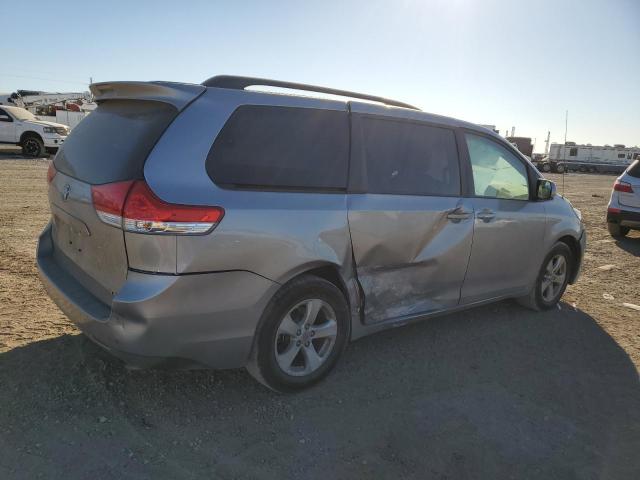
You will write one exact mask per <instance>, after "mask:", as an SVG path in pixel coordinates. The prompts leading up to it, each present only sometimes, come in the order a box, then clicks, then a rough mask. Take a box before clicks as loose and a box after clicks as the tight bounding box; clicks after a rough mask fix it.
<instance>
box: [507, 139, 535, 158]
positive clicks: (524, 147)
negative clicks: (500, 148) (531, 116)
mask: <svg viewBox="0 0 640 480" xmlns="http://www.w3.org/2000/svg"><path fill="white" fill-rule="evenodd" d="M506 140H507V142H509V143H510V144H512V145H514V146H515V147H516V148H517V149H518V151H520V153H522V154H523V155H525V156H526V157H528V158H532V157H533V143H531V138H529V137H506Z"/></svg>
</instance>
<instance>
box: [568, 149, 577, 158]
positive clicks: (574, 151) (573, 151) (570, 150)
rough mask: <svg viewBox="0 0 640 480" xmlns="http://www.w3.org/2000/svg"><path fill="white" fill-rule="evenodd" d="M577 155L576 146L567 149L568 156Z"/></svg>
mask: <svg viewBox="0 0 640 480" xmlns="http://www.w3.org/2000/svg"><path fill="white" fill-rule="evenodd" d="M577 155H578V149H577V148H576V147H573V148H570V149H569V156H570V157H576V156H577Z"/></svg>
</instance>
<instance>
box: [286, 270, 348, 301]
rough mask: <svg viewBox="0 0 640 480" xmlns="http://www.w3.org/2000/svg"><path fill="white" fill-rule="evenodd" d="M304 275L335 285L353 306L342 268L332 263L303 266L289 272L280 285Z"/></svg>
mask: <svg viewBox="0 0 640 480" xmlns="http://www.w3.org/2000/svg"><path fill="white" fill-rule="evenodd" d="M302 275H315V276H316V277H320V278H322V279H324V280H327V281H328V282H330V283H332V284H333V285H335V286H336V287H337V288H338V289H339V290H340V291H341V292H342V294H343V295H344V297H345V299H346V300H347V303H349V304H351V301H350V298H349V289H348V288H347V281H346V279H345V278H344V277H343V274H342V273H341V271H340V266H339V265H337V264H335V263H331V262H323V261H317V262H310V263H306V264H303V265H299V266H298V267H296V268H295V269H293V270H291V271H289V272H287V274H285V275H284V276H283V278H282V279H281V281H280V282H279V283H281V284H282V285H284V284H286V283H289V282H291V281H292V280H295V279H296V278H298V277H300V276H302Z"/></svg>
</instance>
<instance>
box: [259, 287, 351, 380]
mask: <svg viewBox="0 0 640 480" xmlns="http://www.w3.org/2000/svg"><path fill="white" fill-rule="evenodd" d="M349 332H350V323H349V308H348V305H347V302H346V300H345V298H344V296H343V294H342V292H341V291H340V290H339V289H338V288H337V287H336V286H335V285H333V284H332V283H330V282H328V281H326V280H324V279H321V278H318V277H315V276H311V275H309V276H303V277H300V278H298V279H295V280H293V281H291V282H290V283H288V284H286V285H284V286H283V287H282V288H281V289H280V291H279V292H278V293H277V294H276V295H275V296H274V298H273V299H272V300H271V302H270V303H269V305H268V306H267V308H266V309H265V312H264V314H263V316H262V319H261V321H260V324H259V325H258V329H257V331H256V336H255V340H254V346H253V351H252V354H251V358H250V360H249V363H248V364H247V370H248V371H249V373H251V375H252V376H253V377H254V378H256V379H257V380H258V381H259V382H261V383H263V384H264V385H266V386H267V387H269V388H271V389H272V390H275V391H278V392H291V391H295V390H301V389H303V388H306V387H309V386H311V385H313V384H314V383H316V382H318V381H320V380H321V379H322V378H323V377H325V376H326V375H327V374H328V373H329V371H331V369H332V368H333V367H334V365H335V364H336V362H337V361H338V358H339V357H340V355H341V354H342V352H343V350H344V348H345V347H346V345H347V341H348V338H349Z"/></svg>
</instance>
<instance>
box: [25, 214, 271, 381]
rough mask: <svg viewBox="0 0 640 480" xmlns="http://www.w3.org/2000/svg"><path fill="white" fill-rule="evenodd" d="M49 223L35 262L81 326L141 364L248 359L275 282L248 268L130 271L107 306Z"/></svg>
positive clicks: (225, 363)
mask: <svg viewBox="0 0 640 480" xmlns="http://www.w3.org/2000/svg"><path fill="white" fill-rule="evenodd" d="M54 248H55V246H54V245H53V242H52V240H51V225H48V226H47V227H46V228H45V230H44V231H43V232H42V234H41V236H40V240H39V242H38V251H37V262H38V270H39V274H40V278H41V280H42V283H43V284H44V286H45V289H46V290H47V293H48V294H49V296H50V297H51V298H52V299H53V301H54V302H55V303H56V305H58V307H60V309H61V310H62V311H63V312H64V313H65V315H67V317H69V319H70V320H71V321H73V322H74V323H75V324H76V325H77V326H78V328H80V330H81V331H82V332H83V333H84V334H86V335H87V336H88V337H89V338H91V339H92V340H93V341H95V342H96V343H98V344H99V345H101V346H102V347H104V348H106V349H107V350H109V351H110V352H111V353H113V354H114V355H115V356H117V357H120V358H121V359H123V360H124V361H125V362H127V363H129V364H132V365H134V366H139V367H151V366H158V365H162V364H165V363H175V364H178V365H180V366H197V365H198V364H199V365H204V366H207V367H211V368H220V369H222V368H237V367H242V366H244V365H245V364H246V362H247V359H248V358H249V354H250V352H251V346H252V343H253V336H254V332H255V329H256V326H257V324H258V321H259V319H260V316H261V314H262V311H263V310H264V308H265V306H266V304H267V302H268V301H269V299H270V298H271V297H272V295H273V294H274V293H275V291H276V290H277V287H278V284H277V283H275V282H272V281H271V280H268V279H266V278H264V277H261V276H260V275H256V274H254V273H251V272H246V271H225V272H214V273H203V274H191V275H158V274H150V273H141V272H136V271H132V270H130V271H129V272H128V275H127V280H126V282H125V284H124V285H123V286H122V288H121V289H120V290H119V291H118V292H117V293H116V294H115V295H114V297H113V301H112V303H111V305H106V304H105V303H103V302H101V301H100V300H98V299H97V298H96V297H95V296H94V295H93V294H92V293H91V292H89V290H87V289H86V288H85V287H84V286H83V285H82V284H81V283H80V282H79V281H78V280H76V278H75V277H74V276H73V275H71V274H70V273H69V272H68V271H67V270H65V269H64V268H63V267H62V266H61V265H60V264H59V263H58V262H57V261H56V258H55V257H54V255H53V251H54Z"/></svg>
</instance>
